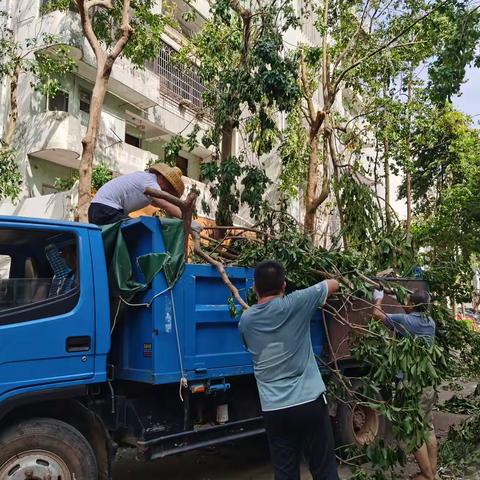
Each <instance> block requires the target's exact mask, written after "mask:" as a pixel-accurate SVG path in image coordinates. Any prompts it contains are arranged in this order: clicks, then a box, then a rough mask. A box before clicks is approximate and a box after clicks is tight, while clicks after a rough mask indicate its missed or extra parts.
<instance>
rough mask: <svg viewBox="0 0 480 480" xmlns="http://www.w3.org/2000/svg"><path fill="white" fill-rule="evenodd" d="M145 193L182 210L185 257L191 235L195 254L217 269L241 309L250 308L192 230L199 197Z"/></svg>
mask: <svg viewBox="0 0 480 480" xmlns="http://www.w3.org/2000/svg"><path fill="white" fill-rule="evenodd" d="M144 193H145V195H147V196H149V197H153V198H161V199H162V200H166V201H167V202H169V203H171V204H172V205H175V206H177V207H178V208H179V209H180V210H181V212H182V220H183V229H184V232H185V252H186V253H185V256H186V255H187V249H188V239H189V235H192V238H193V240H194V248H193V251H194V253H195V254H196V255H198V256H199V257H200V258H202V259H203V260H205V261H206V262H207V263H209V264H210V265H212V266H214V267H215V268H216V269H217V271H218V273H219V274H220V276H221V277H222V280H223V282H224V283H225V285H226V287H227V288H228V289H229V290H230V292H231V294H232V295H233V296H234V298H235V299H236V300H237V302H238V303H239V304H240V305H241V307H242V308H243V309H244V310H246V309H247V308H248V304H247V303H246V302H245V300H243V298H242V297H241V295H240V293H239V291H238V289H237V288H236V287H235V285H233V283H232V282H231V281H230V279H229V278H228V275H227V273H226V272H225V267H224V266H223V264H222V262H220V261H218V260H215V259H213V258H212V257H211V256H210V255H208V254H207V253H205V252H204V251H203V250H202V246H201V236H200V233H198V232H196V231H194V230H192V228H191V223H192V212H193V208H194V206H195V202H196V199H197V195H196V194H195V193H194V192H190V193H189V194H188V196H187V199H186V200H181V199H180V198H177V197H174V196H173V195H170V194H169V193H166V192H163V191H161V190H154V189H152V188H147V189H146V190H145V192H144ZM229 228H234V227H229Z"/></svg>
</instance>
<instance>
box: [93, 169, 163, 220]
mask: <svg viewBox="0 0 480 480" xmlns="http://www.w3.org/2000/svg"><path fill="white" fill-rule="evenodd" d="M148 187H150V188H153V189H155V190H161V188H160V185H159V184H158V182H157V175H155V173H150V172H134V173H129V174H127V175H121V176H120V177H117V178H114V179H113V180H110V181H109V182H107V183H106V184H105V185H103V187H101V188H100V190H98V192H97V194H96V195H95V197H94V198H93V200H92V203H101V204H103V205H107V206H109V207H112V208H115V209H117V210H123V213H125V214H126V215H128V214H129V213H130V212H135V211H136V210H140V209H142V208H144V207H146V206H147V205H150V203H151V198H150V197H147V196H146V195H145V194H144V193H143V192H144V191H145V189H146V188H148Z"/></svg>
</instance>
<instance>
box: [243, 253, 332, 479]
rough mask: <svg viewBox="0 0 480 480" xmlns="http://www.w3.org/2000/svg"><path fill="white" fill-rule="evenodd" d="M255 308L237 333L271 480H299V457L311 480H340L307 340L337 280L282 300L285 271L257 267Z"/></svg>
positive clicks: (268, 264)
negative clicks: (251, 378) (249, 368)
mask: <svg viewBox="0 0 480 480" xmlns="http://www.w3.org/2000/svg"><path fill="white" fill-rule="evenodd" d="M254 280H255V286H254V288H255V292H256V294H257V297H258V302H257V304H256V305H253V306H252V307H250V308H249V309H248V310H246V311H245V312H244V313H243V314H242V317H241V319H240V323H239V329H240V333H241V335H242V338H243V341H244V343H245V345H246V347H247V349H248V350H249V352H250V353H251V354H252V357H253V366H254V372H255V378H256V381H257V386H258V393H259V395H260V403H261V406H262V412H263V416H264V419H265V427H266V431H267V436H268V441H269V445H270V453H271V458H272V462H273V466H274V469H275V480H299V479H300V460H301V455H302V453H303V454H304V455H305V456H306V458H307V460H308V462H309V467H310V472H311V474H312V477H313V480H338V473H337V462H336V458H335V450H334V440H333V433H332V426H331V423H330V416H329V414H328V407H327V400H326V397H325V385H324V383H323V380H322V376H321V374H320V370H319V368H318V365H317V362H316V360H315V355H314V353H313V348H312V340H311V337H310V321H311V320H312V317H313V315H314V313H315V311H316V310H317V309H318V308H320V307H321V306H322V305H324V304H325V301H326V299H327V297H328V296H330V295H332V294H333V293H335V292H336V291H337V290H338V288H339V285H338V282H337V281H336V280H326V281H324V282H321V283H317V284H316V285H314V286H313V287H310V288H306V289H304V290H297V291H295V292H293V293H290V294H289V295H285V288H286V282H285V269H284V267H283V265H281V264H280V263H278V262H274V261H264V262H261V263H259V264H258V265H257V267H256V269H255V274H254Z"/></svg>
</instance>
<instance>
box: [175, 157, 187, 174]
mask: <svg viewBox="0 0 480 480" xmlns="http://www.w3.org/2000/svg"><path fill="white" fill-rule="evenodd" d="M176 165H177V167H178V168H179V169H180V170H181V171H182V173H183V175H184V176H185V177H188V160H187V159H186V158H183V157H179V156H177V160H176Z"/></svg>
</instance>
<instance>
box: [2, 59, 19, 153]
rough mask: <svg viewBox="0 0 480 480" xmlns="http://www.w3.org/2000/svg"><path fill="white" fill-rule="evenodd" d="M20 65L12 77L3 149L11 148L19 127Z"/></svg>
mask: <svg viewBox="0 0 480 480" xmlns="http://www.w3.org/2000/svg"><path fill="white" fill-rule="evenodd" d="M20 71H21V68H20V65H18V66H17V68H16V69H15V72H14V73H13V75H12V77H11V78H10V109H9V112H8V120H7V125H6V127H5V133H4V134H3V138H2V149H3V150H9V149H10V147H11V146H12V141H13V136H14V135H15V130H16V128H17V120H18V100H17V94H18V80H19V78H20Z"/></svg>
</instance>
